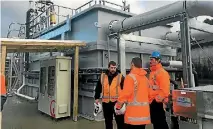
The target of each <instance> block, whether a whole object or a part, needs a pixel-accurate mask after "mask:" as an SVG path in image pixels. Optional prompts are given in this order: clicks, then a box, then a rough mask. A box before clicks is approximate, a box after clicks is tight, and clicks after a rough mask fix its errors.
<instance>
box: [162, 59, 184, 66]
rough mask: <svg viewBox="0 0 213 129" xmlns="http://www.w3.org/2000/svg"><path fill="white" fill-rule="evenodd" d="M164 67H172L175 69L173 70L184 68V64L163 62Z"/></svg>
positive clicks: (180, 62)
mask: <svg viewBox="0 0 213 129" xmlns="http://www.w3.org/2000/svg"><path fill="white" fill-rule="evenodd" d="M161 63H162V65H163V66H166V67H168V66H170V67H173V68H182V67H183V64H182V61H173V60H172V61H162V62H161Z"/></svg>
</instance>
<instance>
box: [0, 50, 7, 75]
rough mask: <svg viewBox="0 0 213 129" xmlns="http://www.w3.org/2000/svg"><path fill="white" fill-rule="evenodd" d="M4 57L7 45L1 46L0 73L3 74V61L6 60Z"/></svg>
mask: <svg viewBox="0 0 213 129" xmlns="http://www.w3.org/2000/svg"><path fill="white" fill-rule="evenodd" d="M6 57H7V47H6V46H1V60H0V63H1V74H2V75H5V62H6Z"/></svg>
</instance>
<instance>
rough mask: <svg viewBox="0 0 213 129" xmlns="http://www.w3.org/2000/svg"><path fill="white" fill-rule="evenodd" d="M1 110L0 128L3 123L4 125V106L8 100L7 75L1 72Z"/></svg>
mask: <svg viewBox="0 0 213 129" xmlns="http://www.w3.org/2000/svg"><path fill="white" fill-rule="evenodd" d="M0 93H1V101H0V103H1V111H0V129H1V125H2V123H1V122H2V110H3V106H4V103H5V102H6V100H7V97H6V94H7V92H6V86H5V77H4V75H2V74H1V91H0Z"/></svg>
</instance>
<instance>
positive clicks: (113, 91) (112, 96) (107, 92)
mask: <svg viewBox="0 0 213 129" xmlns="http://www.w3.org/2000/svg"><path fill="white" fill-rule="evenodd" d="M121 78H122V75H121V74H118V75H117V76H116V77H114V78H113V80H112V83H111V85H109V81H108V76H107V75H106V74H105V73H102V74H101V84H102V102H105V103H108V102H115V101H117V99H118V95H119V94H120V92H121V87H120V83H121Z"/></svg>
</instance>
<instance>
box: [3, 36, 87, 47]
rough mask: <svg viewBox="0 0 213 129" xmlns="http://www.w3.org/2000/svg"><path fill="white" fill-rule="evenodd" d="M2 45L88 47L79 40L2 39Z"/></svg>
mask: <svg viewBox="0 0 213 129" xmlns="http://www.w3.org/2000/svg"><path fill="white" fill-rule="evenodd" d="M1 44H2V45H7V46H66V47H67V46H70V47H75V46H79V47H80V46H86V44H85V43H84V42H82V41H78V40H40V39H9V38H1Z"/></svg>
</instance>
